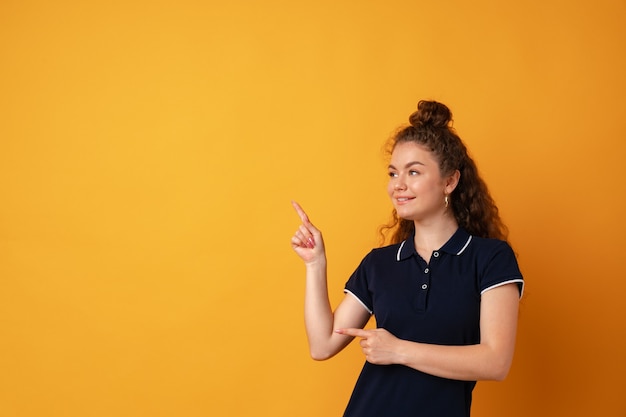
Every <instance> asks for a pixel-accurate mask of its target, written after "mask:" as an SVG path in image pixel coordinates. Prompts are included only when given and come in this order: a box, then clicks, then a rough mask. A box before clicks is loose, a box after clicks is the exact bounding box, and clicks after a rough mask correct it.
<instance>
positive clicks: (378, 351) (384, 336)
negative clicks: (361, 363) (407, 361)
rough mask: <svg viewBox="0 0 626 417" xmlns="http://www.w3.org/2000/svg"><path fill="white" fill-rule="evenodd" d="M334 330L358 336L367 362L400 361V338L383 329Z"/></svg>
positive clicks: (386, 362) (394, 362)
mask: <svg viewBox="0 0 626 417" xmlns="http://www.w3.org/2000/svg"><path fill="white" fill-rule="evenodd" d="M336 332H337V333H339V334H345V335H346V336H353V337H360V338H361V341H360V342H359V344H360V345H361V350H362V351H363V354H364V355H365V359H366V360H367V361H368V362H369V363H373V364H375V365H391V364H397V363H400V362H401V361H400V354H399V348H400V347H401V344H402V340H400V339H398V338H397V337H395V336H394V335H392V334H391V333H389V332H388V331H387V330H385V329H371V330H364V329H337V330H336Z"/></svg>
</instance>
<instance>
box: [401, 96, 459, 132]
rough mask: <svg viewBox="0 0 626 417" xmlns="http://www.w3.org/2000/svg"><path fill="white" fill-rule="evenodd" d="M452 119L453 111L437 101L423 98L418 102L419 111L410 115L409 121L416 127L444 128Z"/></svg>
mask: <svg viewBox="0 0 626 417" xmlns="http://www.w3.org/2000/svg"><path fill="white" fill-rule="evenodd" d="M451 121H452V112H451V111H450V109H449V108H448V107H447V106H446V105H445V104H442V103H439V102H437V101H427V100H421V101H420V102H419V103H417V111H416V112H414V113H413V114H411V116H409V122H410V123H411V125H413V126H414V127H419V126H424V127H426V126H430V127H437V128H443V127H447V126H448V124H449V123H450V122H451Z"/></svg>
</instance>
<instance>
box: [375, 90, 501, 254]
mask: <svg viewBox="0 0 626 417" xmlns="http://www.w3.org/2000/svg"><path fill="white" fill-rule="evenodd" d="M409 123H410V125H408V126H405V127H401V128H400V129H399V130H398V131H397V132H396V133H395V134H394V135H393V136H392V137H391V138H390V139H389V141H388V142H387V148H386V153H387V155H388V156H389V155H391V153H392V152H393V149H394V148H395V146H396V145H397V144H399V143H405V142H413V143H417V144H419V145H421V146H424V147H425V148H426V149H428V150H430V151H431V152H432V153H433V156H434V157H435V158H436V159H437V161H438V162H439V170H440V173H441V175H442V176H447V175H451V174H452V173H454V171H456V170H458V171H459V172H460V173H461V176H460V179H459V183H458V185H457V187H456V188H455V189H454V191H453V192H452V193H451V194H450V196H449V198H450V207H451V208H452V212H453V214H454V217H455V218H456V221H457V223H458V224H459V226H460V227H462V228H464V229H465V230H467V231H468V232H469V233H470V234H472V235H474V236H478V237H488V238H496V239H501V240H506V239H507V236H508V229H507V227H506V226H505V224H504V223H503V222H502V220H501V218H500V214H499V212H498V207H497V206H496V204H495V201H494V200H493V198H492V197H491V194H490V193H489V190H488V188H487V184H486V183H485V181H484V180H483V179H482V178H481V177H480V175H479V173H478V168H477V167H476V163H475V162H474V160H473V159H472V158H471V157H470V156H469V154H468V151H467V148H466V146H465V144H464V143H463V141H462V140H461V138H460V137H459V136H458V135H457V134H456V132H455V130H454V129H453V128H452V112H451V111H450V109H449V108H448V107H447V106H446V105H444V104H442V103H439V102H436V101H425V100H422V101H420V102H419V103H418V105H417V111H416V112H414V113H413V114H411V116H409ZM379 231H380V233H381V238H382V241H383V242H384V241H385V240H386V236H387V235H388V234H391V236H390V240H391V242H390V243H392V244H393V243H399V242H402V241H403V240H406V239H407V238H409V237H410V236H411V235H412V234H413V233H414V231H415V224H414V223H413V221H411V220H405V219H402V218H399V217H398V214H397V213H396V211H395V209H394V210H393V212H392V218H391V221H390V222H389V223H388V224H386V225H383V226H381V228H380V230H379Z"/></svg>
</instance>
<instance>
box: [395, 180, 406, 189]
mask: <svg viewBox="0 0 626 417" xmlns="http://www.w3.org/2000/svg"><path fill="white" fill-rule="evenodd" d="M405 188H406V186H405V185H404V182H403V181H398V182H396V184H395V185H394V186H393V189H394V190H404V189H405Z"/></svg>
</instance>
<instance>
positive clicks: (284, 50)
mask: <svg viewBox="0 0 626 417" xmlns="http://www.w3.org/2000/svg"><path fill="white" fill-rule="evenodd" d="M625 19H626V3H625V2H624V1H623V0H598V1H593V2H591V1H586V2H571V1H549V2H546V1H544V0H530V1H526V2H513V3H506V4H505V3H502V2H495V1H492V2H490V1H483V0H480V1H473V2H469V1H456V2H426V1H399V0H391V1H386V2H374V1H351V0H350V1H343V2H336V1H329V0H322V1H318V2H312V3H311V2H308V3H302V2H289V1H279V0H268V1H264V2H251V1H250V2H244V1H232V2H198V1H191V0H181V1H177V2H165V1H156V2H154V1H153V2H148V1H130V2H125V1H107V2H104V1H95V2H79V1H71V0H68V1H55V2H47V1H41V0H32V1H28V0H26V1H3V2H2V3H0V118H1V119H0V120H1V122H0V196H1V199H2V200H1V204H0V415H1V416H3V417H4V416H7V417H18V416H19V417H43V416H64V417H74V416H76V417H79V416H80V417H86V416H93V417H104V416H121V417H125V416H150V417H159V416H185V417H194V416H253V415H255V416H256V415H262V416H303V417H306V416H320V415H326V416H338V415H341V412H342V410H343V407H344V405H345V403H346V401H347V399H348V396H349V394H350V392H351V390H352V386H353V383H354V381H355V379H356V376H357V374H358V372H359V370H360V366H361V364H362V361H363V358H362V356H361V353H360V351H359V349H358V347H357V346H356V345H354V346H350V347H349V348H348V349H347V350H346V351H345V352H342V353H341V354H340V355H339V356H338V357H336V358H334V359H333V360H331V361H327V362H322V363H318V362H314V361H312V360H311V359H309V357H308V353H307V348H306V341H305V335H304V330H303V323H302V295H303V294H302V293H303V288H304V286H303V267H302V265H301V263H300V261H299V260H298V259H297V257H296V256H295V255H294V254H293V253H292V251H291V249H290V246H289V239H290V237H291V235H292V233H293V231H294V230H295V228H296V227H297V224H298V219H297V217H296V215H295V214H294V213H293V212H292V208H291V206H290V200H291V199H295V200H298V201H299V202H300V203H301V204H302V205H303V206H304V208H305V209H306V210H307V211H308V212H309V214H310V216H311V218H312V220H313V221H314V222H315V223H316V224H317V225H318V226H319V227H320V228H322V230H323V231H324V236H325V239H326V243H327V247H328V255H329V259H330V265H329V273H330V277H329V286H330V292H331V294H332V298H333V303H336V302H337V301H338V300H339V299H340V298H341V297H342V289H343V284H344V282H345V280H346V279H347V278H348V276H349V274H350V273H351V272H352V270H353V269H354V268H355V267H356V265H357V263H358V262H359V261H360V259H361V257H362V256H363V255H364V254H365V253H366V252H367V251H369V249H370V248H371V247H373V246H375V245H376V244H377V235H376V228H377V226H379V225H380V224H382V223H384V222H386V220H387V219H388V215H389V211H390V204H389V202H388V201H387V197H386V194H385V190H384V188H385V182H386V178H385V165H384V160H383V158H382V154H381V146H382V144H383V142H384V141H385V140H386V138H387V137H388V136H389V134H390V133H391V132H392V131H393V130H394V129H395V128H396V127H397V126H398V125H399V124H401V123H404V122H405V121H406V120H407V117H408V115H409V113H411V112H412V111H413V109H414V108H415V105H416V103H417V101H418V100H419V99H421V98H431V99H437V100H440V101H442V102H444V103H446V104H448V105H449V106H450V107H451V109H452V111H453V112H454V114H455V126H456V128H457V130H458V132H459V133H460V135H461V137H462V138H464V140H465V141H466V142H467V144H468V146H469V147H470V149H471V151H472V154H473V155H474V157H475V159H476V160H477V162H478V164H479V167H480V168H481V170H482V172H483V174H484V176H485V178H486V179H487V181H488V183H489V184H490V186H491V189H492V192H493V194H494V196H495V198H496V199H497V201H498V203H499V206H500V208H501V211H502V214H503V216H504V218H505V220H506V221H507V223H508V225H509V227H510V229H511V236H510V237H511V242H512V244H513V246H514V248H515V250H516V251H517V252H518V253H519V261H520V264H521V267H522V270H523V272H524V274H525V277H526V279H527V287H526V294H525V297H524V299H523V301H522V309H521V317H520V329H519V338H518V348H517V352H516V357H515V361H514V365H513V368H512V370H511V373H510V375H509V377H508V379H507V380H506V381H505V382H503V383H491V382H485V383H479V385H478V387H477V389H476V391H475V404H474V414H476V415H479V416H484V417H488V416H494V417H495V416H503V415H506V416H510V417H515V416H529V415H533V416H553V415H567V416H585V417H586V416H590V415H598V416H626V405H625V403H624V400H623V394H624V382H623V381H624V379H623V377H624V375H625V374H626V363H625V359H624V358H625V356H624V352H626V314H625V313H624V307H623V306H624V301H623V300H624V293H625V291H626V281H625V280H624V270H625V268H626V263H625V261H624V251H625V249H626V248H625V245H624V243H623V240H622V239H624V236H625V235H626V226H625V222H624V221H623V213H624V204H625V203H626V191H625V190H626V187H625V185H624V173H623V172H624V171H623V169H624V158H625V157H626V145H625V142H624V132H625V131H626V117H625V114H626V113H625V111H626V106H625V105H624V99H625V97H626V81H625V80H626V78H625V77H624V74H626V56H625V55H624V47H625V45H626V26H624V24H623V22H624V20H625Z"/></svg>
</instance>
